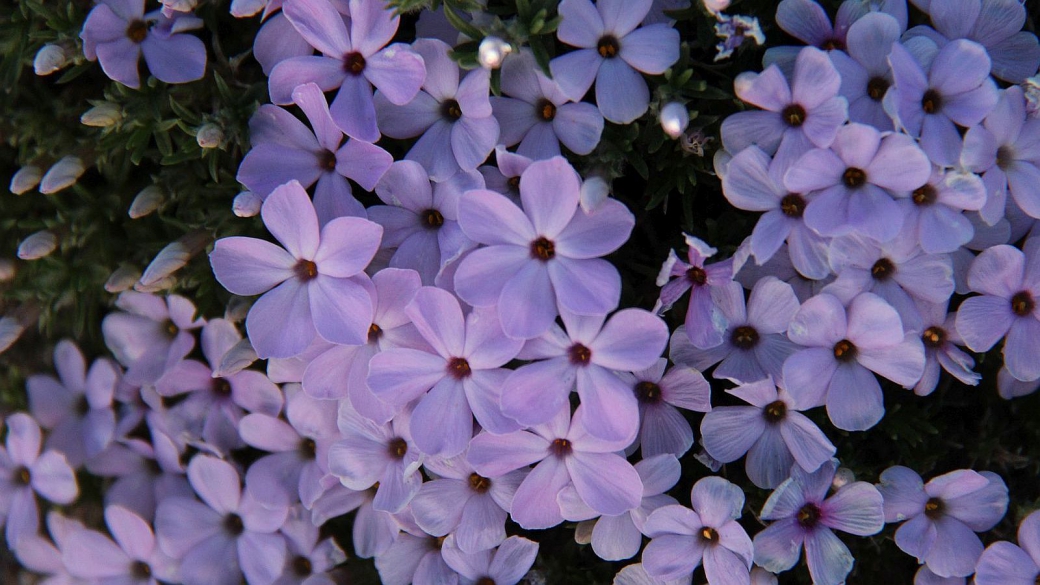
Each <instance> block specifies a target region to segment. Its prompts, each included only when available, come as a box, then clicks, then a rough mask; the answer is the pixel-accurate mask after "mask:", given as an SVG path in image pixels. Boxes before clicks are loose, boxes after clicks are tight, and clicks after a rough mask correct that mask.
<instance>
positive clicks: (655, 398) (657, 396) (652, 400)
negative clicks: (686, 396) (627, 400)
mask: <svg viewBox="0 0 1040 585" xmlns="http://www.w3.org/2000/svg"><path fill="white" fill-rule="evenodd" d="M634 391H635V394H636V400H638V401H640V402H642V403H643V404H656V403H658V402H660V401H661V387H660V386H658V385H657V384H655V383H653V382H640V383H638V384H636V387H635V389H634Z"/></svg>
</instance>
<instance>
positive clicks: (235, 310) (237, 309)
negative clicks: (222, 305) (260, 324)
mask: <svg viewBox="0 0 1040 585" xmlns="http://www.w3.org/2000/svg"><path fill="white" fill-rule="evenodd" d="M252 307H253V299H247V298H245V297H239V296H233V297H231V300H230V301H228V304H227V308H226V309H224V318H225V319H227V320H228V321H231V322H232V323H239V322H242V321H245V320H246V316H247V315H248V314H249V309H251V308H252Z"/></svg>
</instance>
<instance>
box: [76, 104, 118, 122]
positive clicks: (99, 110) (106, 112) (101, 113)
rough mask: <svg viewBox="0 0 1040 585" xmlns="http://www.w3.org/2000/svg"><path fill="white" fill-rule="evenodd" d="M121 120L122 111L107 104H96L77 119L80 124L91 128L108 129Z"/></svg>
mask: <svg viewBox="0 0 1040 585" xmlns="http://www.w3.org/2000/svg"><path fill="white" fill-rule="evenodd" d="M122 119H123V109H122V108H120V107H119V106H117V105H116V104H113V103H109V102H105V103H103V104H98V105H96V106H94V107H93V108H90V109H89V110H87V111H86V112H83V115H82V116H80V117H79V121H80V123H81V124H83V125H84V126H90V127H92V128H108V127H109V126H113V125H115V124H117V123H118V122H119V121H120V120H122Z"/></svg>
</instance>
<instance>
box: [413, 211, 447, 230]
mask: <svg viewBox="0 0 1040 585" xmlns="http://www.w3.org/2000/svg"><path fill="white" fill-rule="evenodd" d="M419 215H420V216H421V217H422V225H423V227H425V228H427V229H431V230H435V229H437V228H439V227H441V226H442V225H444V216H443V215H442V214H441V212H440V211H437V210H436V209H427V210H426V211H424V212H422V213H421V214H419Z"/></svg>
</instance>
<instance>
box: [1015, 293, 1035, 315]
mask: <svg viewBox="0 0 1040 585" xmlns="http://www.w3.org/2000/svg"><path fill="white" fill-rule="evenodd" d="M1035 308H1036V301H1034V300H1033V295H1032V294H1030V293H1029V291H1027V290H1022V291H1018V292H1017V293H1015V296H1013V297H1011V312H1012V313H1014V314H1016V315H1018V316H1019V317H1025V316H1026V315H1029V314H1030V313H1032V312H1033V309H1035Z"/></svg>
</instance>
